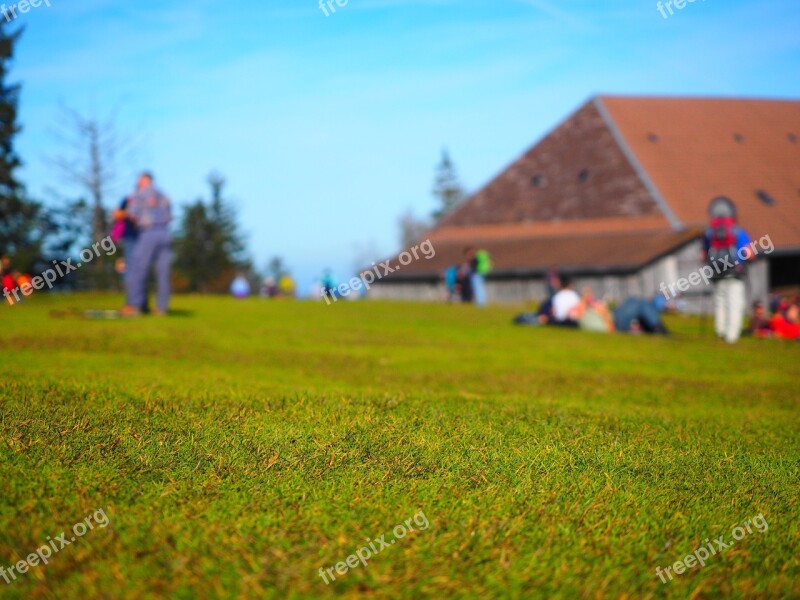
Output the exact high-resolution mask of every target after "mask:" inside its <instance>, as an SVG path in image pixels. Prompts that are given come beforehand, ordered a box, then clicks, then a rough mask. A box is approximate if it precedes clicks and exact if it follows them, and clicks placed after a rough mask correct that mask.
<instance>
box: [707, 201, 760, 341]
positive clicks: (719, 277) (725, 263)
mask: <svg viewBox="0 0 800 600" xmlns="http://www.w3.org/2000/svg"><path fill="white" fill-rule="evenodd" d="M708 216H709V218H710V219H711V222H710V224H709V227H708V229H707V230H706V234H705V238H704V240H703V250H704V252H703V261H704V262H706V263H708V265H709V266H711V268H712V269H714V275H715V276H714V287H715V290H714V329H715V331H716V333H717V336H718V337H720V338H722V339H724V340H725V341H726V342H728V343H729V344H735V343H736V342H737V341H738V340H739V336H740V335H741V334H742V326H743V324H744V313H745V304H746V290H745V284H744V278H745V276H746V274H747V273H746V263H747V261H748V260H750V259H751V258H752V257H753V251H752V249H751V248H750V236H748V235H747V232H746V231H745V230H744V229H742V228H741V227H739V224H738V221H737V215H736V205H734V203H733V201H732V200H731V199H730V198H727V197H725V196H719V197H717V198H714V200H712V201H711V204H710V205H709V207H708Z"/></svg>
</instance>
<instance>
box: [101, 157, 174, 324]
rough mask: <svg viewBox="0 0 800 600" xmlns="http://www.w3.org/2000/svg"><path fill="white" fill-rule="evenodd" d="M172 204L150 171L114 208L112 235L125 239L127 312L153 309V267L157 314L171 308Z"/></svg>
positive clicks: (133, 313)
mask: <svg viewBox="0 0 800 600" xmlns="http://www.w3.org/2000/svg"><path fill="white" fill-rule="evenodd" d="M171 221H172V205H171V203H170V200H169V198H167V196H165V195H164V194H163V193H162V192H161V191H160V190H159V189H158V188H157V187H156V186H155V185H154V177H153V175H152V174H151V173H149V172H144V173H142V174H141V175H140V176H139V180H138V182H137V184H136V191H134V192H133V194H131V195H130V196H127V197H125V198H124V199H123V200H122V203H121V204H120V206H119V208H118V209H117V210H116V211H115V212H114V226H113V228H112V231H111V238H112V239H113V240H114V241H115V242H117V241H121V242H122V245H123V248H124V253H125V258H124V261H121V262H119V263H118V267H117V268H118V270H119V271H120V272H122V273H123V274H124V282H125V307H124V308H123V309H122V314H123V316H137V315H140V314H142V313H146V312H149V309H148V301H147V279H148V277H149V275H150V270H151V268H153V267H155V272H156V308H155V310H154V311H153V313H154V314H155V315H165V314H167V310H168V309H169V297H170V268H171V265H172V237H171V234H170V231H169V225H170V222H171Z"/></svg>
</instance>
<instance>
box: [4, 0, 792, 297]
mask: <svg viewBox="0 0 800 600" xmlns="http://www.w3.org/2000/svg"><path fill="white" fill-rule="evenodd" d="M50 3H51V7H50V8H47V7H45V6H44V5H42V7H40V8H37V9H33V10H31V11H30V12H29V13H27V14H25V15H20V17H19V18H18V19H17V20H16V21H15V24H16V25H24V26H25V33H24V36H23V38H22V41H21V42H20V44H19V47H18V54H17V59H16V63H15V68H14V71H13V74H12V75H13V78H15V79H17V80H19V81H21V82H22V83H23V86H24V88H23V94H22V101H21V121H22V124H23V126H24V131H23V133H22V134H21V136H20V138H19V142H18V149H19V152H20V154H21V155H22V157H23V159H24V161H25V162H26V166H25V168H24V170H23V171H22V173H21V175H22V178H23V179H24V181H25V183H26V184H27V185H28V188H29V191H30V192H31V193H32V194H33V195H34V196H38V197H40V198H43V197H45V193H44V190H45V189H46V188H47V187H54V186H58V187H60V188H61V189H62V190H63V191H65V192H68V191H69V190H68V188H65V187H64V186H63V182H61V181H60V180H59V178H58V176H57V175H56V174H55V173H53V172H52V169H50V168H49V166H48V164H47V162H46V160H45V156H47V155H48V154H52V153H54V152H57V151H58V144H57V143H56V142H55V140H54V138H53V137H52V134H51V131H52V129H53V128H54V126H55V125H56V123H57V117H58V105H59V102H62V101H63V102H65V103H66V104H68V105H70V106H72V107H75V108H77V109H79V110H80V111H83V112H85V113H94V114H98V115H106V114H109V113H110V112H111V111H116V113H117V114H118V118H117V122H118V125H119V127H120V129H122V130H123V131H126V132H128V133H130V134H132V135H133V137H134V138H135V139H136V140H137V144H136V151H135V153H134V155H133V156H132V158H131V160H129V161H127V162H125V163H124V164H120V165H119V174H120V185H119V188H118V190H116V193H117V194H118V195H119V196H121V195H122V193H123V192H124V191H126V190H127V189H128V188H129V187H130V186H131V185H132V182H133V180H134V175H135V173H136V172H137V171H139V170H140V169H141V168H143V167H147V168H150V169H152V170H154V171H155V172H156V174H157V176H158V180H159V183H160V185H161V186H162V187H163V188H164V189H165V191H166V192H167V193H168V194H169V195H170V196H171V197H172V198H173V200H174V202H175V203H176V204H177V205H181V204H185V203H186V202H188V201H191V200H193V199H195V198H197V197H198V196H199V195H205V194H206V191H207V190H206V188H207V186H206V183H205V179H206V175H207V174H208V173H209V172H210V171H211V170H212V169H216V170H219V171H220V172H222V173H223V174H224V175H225V176H226V178H227V180H228V182H229V186H228V194H229V196H230V197H231V198H232V199H233V200H234V202H235V205H236V206H237V208H238V210H239V215H240V220H241V223H242V226H243V229H244V230H245V231H246V232H247V233H248V236H249V246H250V250H251V254H252V257H253V259H254V260H255V262H256V264H257V265H258V266H260V267H262V268H263V267H264V265H265V264H266V262H267V260H268V259H269V258H270V257H271V256H274V255H276V254H277V255H281V256H283V257H284V258H285V259H286V261H287V262H288V264H289V265H290V266H291V267H292V268H293V269H294V271H295V273H296V275H297V276H298V280H299V282H300V284H301V286H302V287H304V288H305V287H307V286H308V284H309V283H310V282H311V279H312V278H313V277H314V276H315V275H316V274H318V273H319V272H321V270H322V269H323V268H324V267H326V266H331V267H333V268H334V270H335V271H336V272H337V275H338V276H339V277H340V278H343V277H345V276H348V275H349V274H350V271H351V270H352V269H353V265H354V263H355V261H356V258H357V257H360V258H361V259H362V260H363V259H366V258H369V260H374V259H377V258H379V257H384V256H385V255H388V254H390V253H392V252H394V251H395V250H397V249H398V244H399V240H398V225H397V221H398V217H399V216H400V215H401V214H402V213H404V212H406V211H407V210H409V209H410V210H413V211H414V212H416V213H417V214H418V215H424V214H428V213H430V212H431V211H432V210H433V208H434V207H435V202H434V200H433V198H432V197H431V194H430V190H431V184H432V179H433V169H434V166H435V165H436V163H437V161H438V158H439V154H440V151H441V148H442V147H443V146H446V147H448V148H449V149H450V152H451V155H452V157H453V159H454V161H455V162H456V165H457V166H458V169H459V173H460V175H461V178H462V181H463V182H464V184H465V186H466V187H467V189H468V190H475V189H476V188H478V187H480V186H482V185H483V184H485V183H486V182H487V181H488V180H489V179H490V178H491V177H492V176H493V175H495V174H496V173H498V172H499V171H500V170H502V169H503V168H504V167H505V166H506V165H507V164H508V163H509V162H510V161H511V160H513V159H514V158H515V157H516V156H518V155H519V154H520V153H521V152H523V151H524V150H525V149H526V148H528V147H529V146H530V145H532V144H533V143H534V142H535V141H536V140H538V139H539V138H541V137H542V136H543V135H544V134H546V133H547V131H548V130H550V129H551V128H552V127H554V126H555V125H556V124H557V123H558V122H559V121H560V120H561V119H563V118H564V117H566V116H567V115H568V114H569V113H570V112H571V111H572V110H574V109H575V108H577V107H578V106H579V105H580V104H581V103H583V102H584V101H585V100H587V99H588V98H589V97H591V96H593V95H595V94H598V93H608V94H669V95H676V94H679V95H723V96H739V95H744V96H760V97H782V98H800V35H799V34H798V32H799V31H800V4H799V3H798V2H797V0H759V2H753V1H752V0H697V1H696V2H694V3H691V4H686V6H685V7H684V8H683V9H681V10H676V11H675V14H674V15H673V16H671V17H669V18H667V19H664V18H663V17H662V16H661V14H660V13H659V12H658V10H657V8H656V2H655V1H653V0H605V1H604V0H560V1H558V2H556V0H458V1H456V0H452V1H451V0H348V3H347V5H346V6H344V7H337V9H336V13H335V14H330V15H329V16H327V17H326V16H325V14H324V13H323V12H322V11H321V10H320V9H319V7H318V0H238V1H236V0H225V1H222V0H192V1H184V0H180V1H179V0H157V1H156V0H137V1H136V2H132V1H130V0H127V1H125V0H70V1H69V2H67V0H50Z"/></svg>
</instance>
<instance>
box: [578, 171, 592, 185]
mask: <svg viewBox="0 0 800 600" xmlns="http://www.w3.org/2000/svg"><path fill="white" fill-rule="evenodd" d="M587 179H589V170H588V169H583V170H582V171H581V172H580V173H578V181H580V182H581V183H583V182H584V181H586V180H587Z"/></svg>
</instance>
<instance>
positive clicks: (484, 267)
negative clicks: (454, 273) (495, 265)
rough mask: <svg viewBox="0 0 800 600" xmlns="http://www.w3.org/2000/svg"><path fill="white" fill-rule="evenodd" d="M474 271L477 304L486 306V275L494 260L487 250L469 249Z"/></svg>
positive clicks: (474, 290)
mask: <svg viewBox="0 0 800 600" xmlns="http://www.w3.org/2000/svg"><path fill="white" fill-rule="evenodd" d="M468 253H469V256H470V263H469V266H470V269H471V271H472V275H471V277H472V294H473V296H474V299H475V304H476V305H477V306H480V307H483V306H486V302H487V297H486V276H487V275H488V274H489V272H490V271H491V270H492V260H491V258H490V257H489V252H488V251H486V250H482V249H481V250H477V251H476V250H473V249H469V250H468Z"/></svg>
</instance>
